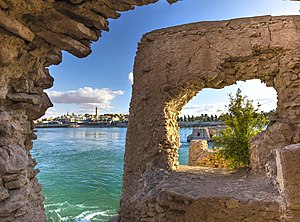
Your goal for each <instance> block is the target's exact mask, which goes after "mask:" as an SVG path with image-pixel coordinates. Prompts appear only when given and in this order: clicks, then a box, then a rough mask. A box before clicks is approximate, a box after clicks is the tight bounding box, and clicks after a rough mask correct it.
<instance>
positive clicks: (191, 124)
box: [35, 121, 223, 129]
mask: <svg viewBox="0 0 300 222" xmlns="http://www.w3.org/2000/svg"><path fill="white" fill-rule="evenodd" d="M219 125H223V123H222V122H198V121H197V122H178V126H179V127H180V128H193V127H209V126H219ZM127 127H128V123H115V124H103V123H100V124H99V123H93V124H91V123H89V124H67V123H63V124H38V125H36V126H35V128H39V129H41V128H127Z"/></svg>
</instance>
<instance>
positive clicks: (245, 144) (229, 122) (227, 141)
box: [215, 89, 268, 168]
mask: <svg viewBox="0 0 300 222" xmlns="http://www.w3.org/2000/svg"><path fill="white" fill-rule="evenodd" d="M252 102H253V101H251V100H248V99H247V97H246V96H242V91H241V90H240V89H238V90H237V92H236V95H235V97H234V96H232V95H231V94H230V95H229V105H228V112H227V113H226V114H222V115H221V116H220V119H221V120H223V121H224V124H225V126H226V129H225V130H222V131H220V136H217V137H215V142H216V145H217V146H221V147H223V149H221V150H220V155H221V156H223V157H224V158H225V159H226V160H229V162H230V167H232V168H237V167H245V166H249V164H250V139H251V137H253V136H255V135H256V134H257V133H259V132H261V131H262V130H263V129H264V128H265V126H266V124H267V123H268V118H267V117H265V115H264V114H263V113H262V112H259V106H260V105H259V104H258V108H254V106H253V104H252Z"/></svg>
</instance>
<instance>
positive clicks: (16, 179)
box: [0, 0, 176, 222]
mask: <svg viewBox="0 0 300 222" xmlns="http://www.w3.org/2000/svg"><path fill="white" fill-rule="evenodd" d="M157 1H158V0H63V1H61V0H26V1H23V0H0V42H1V44H0V221H22V222H23V221H30V222H34V221H38V222H42V221H46V217H45V212H44V206H43V200H44V197H43V195H42V194H41V188H42V187H41V185H40V184H39V183H38V180H37V178H36V175H37V173H38V172H39V171H38V170H37V169H34V167H35V166H36V164H37V163H36V161H35V160H34V159H33V158H32V157H31V155H30V150H31V148H32V140H34V139H36V135H35V133H34V132H35V131H34V123H33V120H36V119H38V118H39V117H41V116H43V115H44V113H45V111H46V110H47V108H49V107H51V106H52V103H51V101H50V100H49V98H48V96H47V94H46V93H45V92H44V91H43V90H44V89H48V88H50V87H52V85H53V81H54V80H53V78H52V77H51V76H50V73H49V70H48V67H49V66H50V65H58V64H59V63H60V62H61V60H62V50H65V51H68V52H69V53H71V54H73V55H75V56H77V57H86V56H88V55H89V54H90V53H91V48H90V46H91V42H92V41H94V42H95V41H97V40H98V39H99V38H100V36H101V32H102V31H108V19H116V18H119V16H120V12H122V11H128V10H133V9H134V8H135V7H136V6H143V5H147V4H150V3H155V2H157ZM167 1H168V2H169V3H174V2H176V0H167Z"/></svg>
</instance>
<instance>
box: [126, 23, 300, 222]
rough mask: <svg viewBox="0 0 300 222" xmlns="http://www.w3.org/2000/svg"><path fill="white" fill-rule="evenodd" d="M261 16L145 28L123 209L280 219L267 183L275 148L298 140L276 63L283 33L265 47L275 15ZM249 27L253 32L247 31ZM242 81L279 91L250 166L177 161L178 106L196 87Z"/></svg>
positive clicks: (287, 80) (285, 81) (284, 76)
mask: <svg viewBox="0 0 300 222" xmlns="http://www.w3.org/2000/svg"><path fill="white" fill-rule="evenodd" d="M265 19H266V20H265V22H261V20H260V21H257V20H252V19H250V20H246V19H245V20H244V19H238V20H233V21H230V22H229V23H224V22H219V23H209V22H205V23H197V24H191V25H190V26H188V27H184V26H181V27H175V28H174V27H173V28H171V29H164V30H158V31H156V32H152V33H149V34H147V35H145V36H144V38H143V39H142V41H141V43H140V45H139V51H138V53H137V57H136V61H135V69H134V77H135V79H136V81H135V84H134V85H133V97H132V101H131V108H130V110H131V113H130V119H129V121H130V124H129V127H128V132H127V139H126V150H125V165H124V166H125V168H124V177H123V195H122V202H121V215H122V216H125V217H127V218H136V215H138V217H139V218H140V217H142V218H146V219H149V220H151V219H154V220H155V219H157V220H159V218H163V217H166V218H168V220H172V221H173V220H174V221H195V218H197V219H199V218H200V219H201V220H203V221H218V220H219V219H217V218H222V220H223V221H226V220H228V221H241V218H243V219H245V218H251V220H258V221H259V220H262V221H272V220H274V221H276V220H280V217H281V212H282V210H285V209H281V206H283V205H282V202H281V200H282V199H281V196H280V195H281V194H279V192H278V188H277V187H276V185H275V177H276V172H275V171H274V169H275V168H276V164H277V162H276V159H277V154H276V153H277V152H280V153H281V151H280V150H283V149H285V147H286V146H289V145H291V144H294V143H299V139H296V137H294V135H295V133H294V132H293V129H294V130H296V129H297V132H299V131H298V127H297V125H296V124H297V121H298V120H297V119H299V114H296V112H295V110H294V108H292V107H294V105H292V106H290V105H291V104H289V103H290V102H291V100H293V99H292V98H295V96H296V94H297V93H296V92H295V88H299V86H296V85H295V82H293V81H292V80H291V79H292V78H293V77H292V76H293V74H292V73H293V72H294V71H291V70H290V71H288V70H287V69H286V68H287V66H286V65H284V64H287V63H289V62H290V61H291V59H288V58H287V57H289V56H292V54H294V53H293V52H292V51H289V49H287V50H286V49H285V47H286V43H285V41H283V42H282V44H283V45H282V46H279V45H280V44H279V42H278V41H276V43H277V44H276V45H273V43H272V42H273V40H274V38H273V36H274V34H275V33H276V32H277V31H276V30H277V29H276V30H275V29H272V27H273V24H274V23H273V22H275V23H276V21H273V20H272V23H270V20H269V19H268V18H265ZM268 21H269V22H268ZM279 23H280V24H281V22H279ZM258 29H259V30H260V31H259V33H260V34H256V35H254V34H253V33H257V31H258ZM236 30H240V31H239V32H238V34H236V33H235V31H236ZM270 30H272V31H270ZM195 33H197V34H195ZM271 35H272V38H271ZM249 36H252V37H249ZM277 40H278V39H277ZM195 49H196V50H195ZM296 54H297V53H296ZM170 55H171V56H170ZM292 57H294V56H292ZM288 66H289V67H294V68H295V69H296V70H295V72H298V71H299V68H296V67H295V66H290V65H288ZM251 79H259V80H261V81H262V82H264V83H266V85H267V86H269V87H274V89H276V91H277V93H278V107H277V115H276V120H275V122H273V123H272V124H270V125H269V127H268V128H267V130H265V131H264V132H263V133H261V134H258V136H257V137H255V138H253V140H252V143H251V144H252V147H251V169H252V170H253V172H256V174H252V172H251V173H249V172H246V173H245V174H243V173H242V172H236V173H231V172H228V173H224V172H223V171H220V170H213V171H210V170H203V169H199V168H198V169H197V168H187V167H180V166H179V164H178V147H179V145H180V137H179V134H178V131H179V127H178V124H177V117H178V115H179V114H180V112H181V110H182V109H183V107H184V106H185V105H186V104H187V103H188V102H189V101H190V100H191V99H192V98H193V97H194V96H195V95H196V94H197V92H199V91H201V90H203V89H205V88H214V89H221V88H224V87H225V86H230V85H232V84H234V83H236V81H239V80H240V81H246V80H251ZM292 85H294V86H295V88H293V90H292V89H290V87H291V86H292ZM286 90H288V92H289V93H287V91H286ZM288 94H291V95H292V96H290V95H289V96H288ZM296 97H297V96H296ZM287 113H289V114H287ZM145 117H147V118H145ZM137 131H138V132H141V133H140V135H139V137H136V136H135V133H136V132H137ZM274 135H276V136H274ZM295 139H296V140H295ZM262 147H263V149H261V148H262ZM291 149H292V148H291ZM278 150H279V151H278ZM279 159H280V158H279ZM274 166H275V168H274ZM274 172H275V174H274ZM266 173H267V174H269V175H268V176H266ZM270 178H271V181H272V183H271V184H270ZM283 183H284V182H283ZM249 194H254V195H249ZM278 197H279V198H278ZM156 205H159V207H160V208H159V207H157V206H156ZM122 209H123V210H122ZM128 209H131V210H132V211H130V213H128ZM266 209H268V210H267V211H266ZM269 209H270V210H269ZM147 212H151V215H149V214H148V213H147ZM266 215H267V216H266ZM222 220H221V219H220V221H222Z"/></svg>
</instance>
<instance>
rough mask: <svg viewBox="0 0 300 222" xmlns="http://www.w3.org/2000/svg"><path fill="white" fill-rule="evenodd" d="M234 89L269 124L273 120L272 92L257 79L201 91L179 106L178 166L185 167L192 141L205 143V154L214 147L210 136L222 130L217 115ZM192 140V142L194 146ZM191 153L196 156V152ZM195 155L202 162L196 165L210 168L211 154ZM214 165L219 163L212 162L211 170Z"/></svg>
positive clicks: (273, 100)
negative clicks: (265, 118)
mask: <svg viewBox="0 0 300 222" xmlns="http://www.w3.org/2000/svg"><path fill="white" fill-rule="evenodd" d="M237 89H240V90H241V91H242V95H243V96H246V97H247V99H248V100H250V101H252V104H253V106H254V107H255V108H259V112H263V113H264V114H265V116H267V117H268V118H269V121H272V120H273V119H274V114H275V111H276V107H277V93H276V90H275V89H274V88H273V87H267V86H266V85H265V84H264V83H261V81H260V80H258V79H257V80H248V81H238V82H237V83H235V84H233V85H231V86H226V87H224V88H222V89H203V90H201V91H200V92H198V94H197V95H196V96H195V97H194V98H192V99H191V100H190V101H189V102H188V103H187V104H186V105H185V106H184V107H183V109H182V111H181V113H180V114H179V116H178V118H177V120H178V125H179V135H180V143H181V144H180V147H179V149H178V154H179V157H178V160H179V165H188V157H189V152H190V146H191V141H192V140H196V141H197V140H205V141H207V145H208V149H209V151H212V150H213V148H216V147H217V145H216V144H215V143H214V138H213V137H214V136H216V135H220V134H219V131H220V130H223V129H224V127H225V126H224V123H223V122H222V120H221V119H220V115H222V114H225V113H226V112H227V111H228V104H229V94H231V95H235V93H236V92H237ZM257 105H259V107H257ZM266 127H267V126H266ZM196 141H193V142H192V143H196ZM199 142H200V141H199ZM199 148H200V147H199ZM205 150H206V148H205ZM193 152H196V153H197V151H196V150H194V151H193ZM197 155H198V156H199V157H200V156H201V158H200V159H202V161H200V159H199V162H198V163H199V164H198V166H200V165H201V166H205V165H206V166H208V165H209V166H212V165H211V164H213V161H214V160H213V159H212V158H213V155H209V154H207V155H205V154H204V153H203V152H202V151H199V153H198V154H196V156H197ZM195 158H196V157H195ZM210 160H211V161H210ZM205 162H207V164H205ZM217 162H219V161H216V164H215V167H218V164H217ZM200 163H201V164H200ZM209 163H211V164H209ZM193 165H194V164H193ZM196 165H197V164H196ZM213 165H214V164H213ZM194 166H195V165H194ZM212 167H213V166H212Z"/></svg>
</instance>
